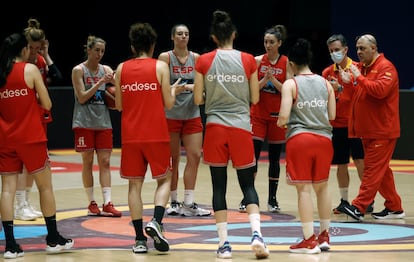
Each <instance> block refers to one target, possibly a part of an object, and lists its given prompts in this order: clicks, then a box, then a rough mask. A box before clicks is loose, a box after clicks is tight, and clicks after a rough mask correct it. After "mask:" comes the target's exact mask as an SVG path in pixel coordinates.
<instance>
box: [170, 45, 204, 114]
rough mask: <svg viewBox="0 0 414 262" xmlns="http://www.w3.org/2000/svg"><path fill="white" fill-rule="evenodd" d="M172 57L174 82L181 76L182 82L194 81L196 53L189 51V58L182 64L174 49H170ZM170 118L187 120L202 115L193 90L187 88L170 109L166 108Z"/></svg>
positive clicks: (189, 82) (171, 79)
mask: <svg viewBox="0 0 414 262" xmlns="http://www.w3.org/2000/svg"><path fill="white" fill-rule="evenodd" d="M168 55H169V57H170V81H171V84H174V83H175V81H177V79H178V78H180V77H181V82H183V81H185V82H187V84H193V83H194V70H195V58H194V53H193V52H191V51H190V52H189V53H188V59H187V61H186V62H185V64H182V63H181V62H180V61H179V60H178V59H177V57H176V56H175V54H174V53H173V52H172V51H168ZM165 114H166V116H167V118H168V119H180V120H187V119H193V118H196V117H199V116H200V108H199V107H198V106H197V105H195V104H194V95H193V92H192V91H189V90H185V91H183V92H182V93H180V94H179V95H177V96H176V97H175V104H174V106H173V108H171V109H170V110H168V109H165Z"/></svg>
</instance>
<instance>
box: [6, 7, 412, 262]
mask: <svg viewBox="0 0 414 262" xmlns="http://www.w3.org/2000/svg"><path fill="white" fill-rule="evenodd" d="M236 31H237V30H236V26H235V25H234V24H233V22H232V19H231V17H230V15H229V14H228V13H227V12H225V11H222V10H216V11H214V13H213V14H212V21H211V25H210V35H211V38H212V40H213V41H214V43H215V44H216V46H217V48H216V49H214V50H212V51H209V52H206V53H203V54H198V53H196V52H194V51H190V50H189V49H188V42H189V35H190V34H189V29H188V27H187V26H186V25H184V24H177V25H175V26H173V28H172V30H171V40H172V41H173V43H174V47H173V49H172V50H169V51H165V52H162V53H161V54H160V55H159V56H158V58H154V57H153V55H154V49H155V44H156V41H157V33H156V31H155V30H154V29H153V27H152V26H151V25H150V24H149V23H134V24H132V25H131V26H130V28H129V41H130V46H131V53H132V55H133V57H132V58H130V59H127V60H125V61H122V62H121V63H119V65H118V66H117V67H116V69H114V70H113V69H112V68H111V67H109V66H108V65H104V64H101V59H102V57H103V56H104V54H105V47H106V42H105V40H103V39H102V38H99V37H96V36H89V37H88V40H87V44H86V46H85V53H86V60H85V61H83V62H82V63H80V64H78V65H76V66H74V67H73V69H72V77H71V79H72V85H73V89H74V96H75V103H74V109H73V120H72V129H73V132H74V145H75V150H76V152H79V153H80V155H81V157H82V163H83V168H82V182H83V186H84V189H85V193H86V196H87V205H85V206H87V215H90V216H109V217H120V216H122V212H120V211H119V210H117V209H116V208H115V206H114V204H113V203H112V199H111V194H112V193H111V176H110V174H111V173H110V157H111V152H112V149H113V142H112V141H113V137H112V123H111V119H110V113H109V110H110V109H113V110H118V111H120V112H122V114H121V164H120V176H121V178H124V179H127V180H128V184H129V185H128V207H129V213H130V217H131V221H132V226H133V228H134V232H135V244H134V245H133V247H132V251H133V252H134V253H147V252H148V246H147V241H148V238H151V239H152V240H153V241H154V247H155V249H156V250H157V251H159V252H167V251H169V250H170V246H169V242H168V240H167V238H166V237H165V236H164V229H163V218H164V216H165V214H167V215H171V216H173V215H180V216H183V217H186V216H210V215H214V218H215V222H216V227H217V234H218V239H219V243H218V249H217V251H216V256H217V257H218V258H224V259H227V258H232V243H230V242H229V240H228V221H227V210H228V207H227V201H226V192H227V175H228V174H227V167H228V164H229V162H230V161H231V162H232V166H233V168H234V169H235V170H236V173H237V179H238V183H239V186H240V189H241V191H242V193H243V198H242V199H241V201H240V205H239V212H242V213H247V216H248V219H249V222H250V227H251V249H252V251H253V253H254V255H255V257H256V258H257V259H262V258H267V257H269V256H270V252H269V248H268V247H267V245H266V243H265V237H264V236H263V234H262V230H261V217H260V216H261V215H260V208H259V196H258V192H257V190H256V188H255V179H256V176H257V175H258V174H257V173H258V159H259V158H260V153H261V151H262V147H263V145H264V142H265V141H266V142H267V145H268V158H269V168H268V193H267V196H268V198H267V211H268V212H274V213H278V212H280V211H281V209H282V207H281V206H280V205H279V201H278V199H277V190H278V186H279V177H280V163H279V162H280V158H281V153H282V146H283V145H284V144H285V145H286V179H287V183H288V184H289V185H293V186H294V187H295V188H296V191H297V196H298V198H297V206H298V215H299V218H300V221H301V225H302V233H303V236H302V237H303V239H302V240H301V241H300V242H298V243H295V244H293V245H291V246H290V247H289V251H290V252H292V253H304V254H318V253H321V252H322V251H328V250H329V249H330V244H331V243H330V233H329V230H330V223H331V214H332V212H333V213H336V214H339V213H344V214H346V215H348V216H350V217H351V218H353V219H354V220H356V221H359V222H361V221H363V219H364V215H365V214H367V213H371V215H372V217H373V218H375V219H390V218H403V217H404V216H405V213H404V210H403V207H402V204H401V198H400V196H399V195H398V193H397V191H396V188H395V183H394V178H393V173H392V170H391V169H390V167H389V162H390V160H391V157H392V153H393V151H394V148H395V145H396V141H397V139H398V137H399V135H400V125H399V112H398V95H399V86H398V85H399V83H398V74H397V71H396V69H395V67H394V66H393V65H392V63H391V62H390V61H389V60H387V59H386V58H385V57H384V55H383V54H382V53H378V50H377V43H376V39H375V38H374V36H372V35H370V34H366V35H362V36H361V37H359V38H358V39H357V41H356V48H357V55H358V58H359V60H360V61H359V62H355V61H352V60H351V59H350V58H349V57H348V56H347V51H348V46H347V43H346V40H345V38H344V37H343V36H342V35H340V34H338V35H336V34H335V35H332V36H331V37H330V38H329V39H328V40H327V47H328V50H329V53H330V54H331V58H332V61H333V64H332V65H330V66H328V67H327V68H326V69H325V70H324V71H323V73H322V75H318V74H315V73H313V72H312V71H311V69H310V64H311V61H312V59H313V57H312V51H311V49H312V48H311V45H310V42H309V41H308V40H307V39H304V38H298V39H297V40H296V41H295V42H294V44H293V45H292V46H291V47H290V48H289V51H288V54H286V55H285V54H282V53H280V51H279V48H280V47H281V46H282V44H283V43H284V41H285V40H286V34H287V31H286V28H285V27H284V26H283V25H276V26H272V27H270V28H269V29H267V30H266V31H265V32H264V39H263V40H264V42H263V43H264V48H265V50H266V53H264V54H261V55H258V56H253V55H252V54H250V53H247V52H243V51H240V50H237V49H234V48H233V42H234V40H235V38H236ZM40 40H41V42H42V43H45V41H46V40H45V37H44V34H43V37H41V38H40ZM40 40H39V41H40ZM34 42H36V41H34V40H33V39H32V38H30V37H29V34H28V33H27V32H26V33H15V34H12V35H10V36H8V37H7V38H6V39H4V40H3V42H2V46H1V50H0V72H1V75H0V95H1V96H0V175H1V177H2V194H1V202H0V203H1V219H2V225H3V230H4V233H5V237H6V245H5V252H4V258H17V257H22V256H23V255H24V251H23V250H22V249H21V247H20V245H19V244H18V243H17V241H16V239H15V237H14V231H13V225H14V222H13V220H14V219H19V220H33V219H35V218H37V217H41V216H43V217H44V220H45V222H46V228H47V237H46V242H47V247H46V251H47V252H49V253H58V252H61V251H64V250H67V249H71V248H72V247H73V245H74V241H73V240H72V239H67V238H64V237H63V236H61V234H60V233H59V231H58V228H57V223H56V204H55V198H54V193H53V188H52V180H51V168H50V164H49V158H48V153H47V133H46V130H47V128H46V125H47V123H49V122H50V121H52V119H51V118H52V117H51V116H52V115H51V112H52V111H51V109H52V101H51V99H50V97H49V95H48V91H47V84H48V81H52V80H53V79H52V80H51V79H48V76H56V75H59V74H60V72H59V71H58V69H57V68H56V66H55V65H54V64H53V61H52V60H51V59H50V56H48V55H47V56H42V55H41V54H42V53H41V52H43V55H45V52H44V48H40V47H39V49H37V50H36V49H34V48H33V46H34ZM33 52H34V53H35V55H36V58H37V59H36V61H38V60H39V61H44V64H45V66H44V68H45V69H44V70H39V65H37V64H36V63H35V62H31V61H30V59H29V56H30V54H31V53H33ZM46 54H47V52H46ZM43 57H47V59H44V58H43ZM41 72H43V73H44V74H41ZM60 78H61V76H60ZM55 79H56V77H55ZM107 88H112V89H113V90H112V91H111V96H113V97H114V99H115V101H114V104H111V105H108V102H105V100H106V96H108V90H107ZM17 94H21V95H17ZM200 108H203V110H200ZM203 113H204V114H205V120H204V121H203V119H202V114H203ZM379 115H380V116H381V119H382V118H383V117H384V116H385V117H386V119H388V120H389V121H388V122H387V123H385V124H384V122H383V121H381V120H378V116H379ZM149 125H150V126H151V128H148V126H149ZM26 130H34V131H33V132H30V133H28V132H25V131H26ZM374 130H375V131H374ZM181 147H183V148H184V150H185V156H186V162H185V168H184V171H183V183H184V195H183V196H182V200H181V201H180V196H179V195H178V190H177V188H178V180H179V171H180V170H179V163H180V156H181ZM95 153H96V155H97V159H98V164H99V182H100V186H101V190H102V196H103V204H102V207H101V208H100V206H99V205H98V203H97V201H96V199H95V196H94V190H93V189H94V180H93V173H92V169H93V168H92V167H93V161H94V154H95ZM350 157H352V159H353V161H354V163H355V165H356V167H357V170H358V175H359V178H360V180H361V186H360V190H359V194H358V196H357V197H356V198H355V199H354V200H353V201H350V200H349V199H348V186H349V175H348V169H347V168H348V164H349V162H350ZM200 161H203V162H204V163H205V164H207V165H208V166H209V169H210V175H211V181H212V189H213V190H212V192H213V195H212V208H213V211H214V212H211V211H210V210H207V209H203V208H201V207H199V206H198V204H197V203H196V202H195V201H194V199H195V192H194V191H195V185H196V179H197V172H198V168H199V164H200ZM331 165H337V180H338V187H339V192H340V196H341V200H340V204H339V205H338V206H337V207H336V208H334V209H333V210H332V204H331V196H330V193H329V188H328V179H329V172H330V169H331ZM147 170H150V171H151V176H152V179H154V180H156V183H157V186H156V188H155V191H154V203H153V204H154V210H153V215H152V219H151V220H150V221H147V223H146V224H145V225H144V221H143V203H142V198H141V194H142V192H141V190H142V187H143V183H144V177H145V175H146V173H147ZM21 174H25V175H24V176H22V175H21ZM22 177H23V178H22ZM29 177H30V178H31V180H30V179H28V178H29ZM18 179H24V181H26V187H25V188H23V189H20V188H18V187H17V184H20V183H18ZM33 180H34V181H35V183H36V185H37V187H38V189H39V194H40V207H41V212H39V211H37V210H34V209H33V207H32V206H31V205H30V201H29V200H28V196H29V193H30V188H31V187H32V184H33ZM16 188H17V189H16ZM312 191H313V192H314V193H315V194H316V201H317V210H314V209H313V203H312V196H311V194H312ZM377 192H379V193H380V194H381V195H382V196H383V197H384V198H385V202H384V205H385V208H384V209H383V210H382V211H380V212H374V199H375V196H376V194H377ZM15 198H16V199H15ZM15 201H16V204H15ZM315 211H317V213H318V216H319V231H318V232H314V212H315ZM36 212H37V213H36Z"/></svg>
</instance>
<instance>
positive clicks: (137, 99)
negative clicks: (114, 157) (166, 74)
mask: <svg viewBox="0 0 414 262" xmlns="http://www.w3.org/2000/svg"><path fill="white" fill-rule="evenodd" d="M156 63H157V60H156V59H153V58H144V59H130V60H127V61H125V62H124V63H123V65H122V71H121V77H120V87H121V91H122V115H121V136H122V144H125V143H136V142H160V141H168V142H169V141H170V135H169V132H168V126H167V119H166V116H165V112H164V101H163V98H162V90H161V84H160V83H159V82H158V79H157V74H156Z"/></svg>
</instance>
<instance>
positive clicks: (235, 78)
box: [207, 74, 245, 83]
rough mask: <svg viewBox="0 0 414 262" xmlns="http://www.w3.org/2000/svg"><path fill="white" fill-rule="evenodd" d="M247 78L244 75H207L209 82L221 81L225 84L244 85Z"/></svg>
mask: <svg viewBox="0 0 414 262" xmlns="http://www.w3.org/2000/svg"><path fill="white" fill-rule="evenodd" d="M244 79H245V76H244V75H225V74H218V75H207V81H209V82H213V81H219V82H224V83H244V81H245V80H244Z"/></svg>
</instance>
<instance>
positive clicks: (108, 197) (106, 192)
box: [102, 187, 111, 205]
mask: <svg viewBox="0 0 414 262" xmlns="http://www.w3.org/2000/svg"><path fill="white" fill-rule="evenodd" d="M102 195H103V199H104V204H105V205H107V204H108V203H109V202H111V188H110V187H103V188H102Z"/></svg>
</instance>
